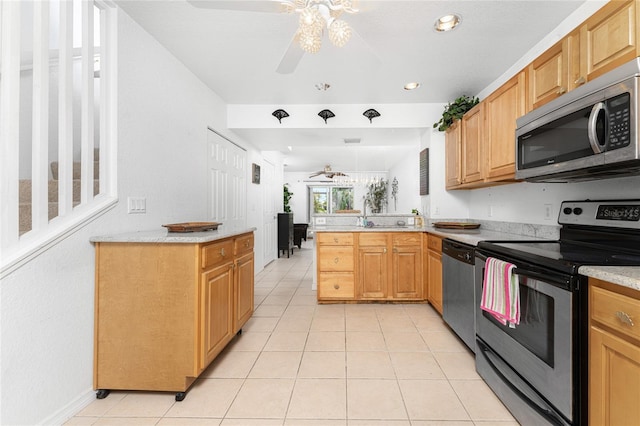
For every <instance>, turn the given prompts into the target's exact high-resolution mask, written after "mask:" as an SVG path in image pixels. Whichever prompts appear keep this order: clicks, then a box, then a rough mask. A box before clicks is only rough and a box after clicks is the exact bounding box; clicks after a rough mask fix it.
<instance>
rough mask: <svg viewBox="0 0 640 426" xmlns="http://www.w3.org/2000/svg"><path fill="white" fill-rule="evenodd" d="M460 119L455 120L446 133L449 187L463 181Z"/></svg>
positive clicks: (446, 172) (447, 182) (446, 162)
mask: <svg viewBox="0 0 640 426" xmlns="http://www.w3.org/2000/svg"><path fill="white" fill-rule="evenodd" d="M461 133H462V132H461V127H460V121H456V122H454V123H453V124H452V125H451V126H450V127H449V128H448V129H447V132H446V133H445V136H444V145H445V158H446V159H445V165H444V167H445V184H446V188H447V189H453V188H456V187H458V186H460V184H461V183H462V175H461V170H462V169H461V167H460V160H461V157H460V152H461V147H460V144H461Z"/></svg>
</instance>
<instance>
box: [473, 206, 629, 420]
mask: <svg viewBox="0 0 640 426" xmlns="http://www.w3.org/2000/svg"><path fill="white" fill-rule="evenodd" d="M558 223H559V224H560V225H562V228H561V230H560V238H559V240H553V241H540V240H538V241H482V242H480V243H478V247H477V249H476V266H475V274H476V279H475V285H476V292H475V293H476V368H477V371H478V373H479V374H480V375H481V376H482V377H483V378H484V380H485V381H486V382H487V384H488V385H489V386H490V387H491V388H492V389H493V391H494V392H495V393H496V395H498V397H499V398H500V399H501V400H502V402H503V403H504V404H505V405H506V406H507V408H509V410H510V411H511V412H512V414H513V415H514V417H516V419H517V420H518V421H519V422H520V423H521V424H523V425H529V424H530V425H540V424H554V425H555V424H557V425H579V424H584V425H586V424H587V422H588V417H587V413H588V407H587V403H588V394H587V392H588V382H587V371H588V357H587V355H588V342H587V337H588V334H587V333H588V324H587V323H588V315H587V312H588V305H587V285H588V280H587V277H585V276H583V275H580V274H579V268H580V266H582V265H640V200H603V201H590V200H587V201H565V202H563V203H562V206H561V208H560V214H559V217H558ZM488 257H494V258H498V259H500V260H503V261H506V262H510V263H513V264H515V266H516V269H515V273H516V274H517V275H518V276H519V284H520V285H519V290H520V312H521V314H520V315H521V319H520V324H519V325H518V326H516V327H515V328H510V327H508V326H504V325H502V324H501V323H499V322H498V321H496V320H495V319H494V318H493V317H492V316H491V315H490V314H487V313H486V312H483V311H482V310H481V309H479V308H478V307H479V305H480V295H481V294H482V285H483V283H482V280H483V276H484V266H485V262H486V259H487V258H488Z"/></svg>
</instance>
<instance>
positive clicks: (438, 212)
mask: <svg viewBox="0 0 640 426" xmlns="http://www.w3.org/2000/svg"><path fill="white" fill-rule="evenodd" d="M433 214H435V215H436V216H438V215H439V214H440V207H438V206H436V207H435V209H434V210H433Z"/></svg>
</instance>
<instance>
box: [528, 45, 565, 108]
mask: <svg viewBox="0 0 640 426" xmlns="http://www.w3.org/2000/svg"><path fill="white" fill-rule="evenodd" d="M568 50H569V39H568V38H565V39H563V40H561V41H559V42H558V43H556V44H555V45H554V46H552V47H551V48H550V49H549V50H547V51H546V52H544V53H543V54H542V55H540V56H539V57H537V58H536V59H535V60H534V61H533V62H532V63H531V64H530V65H529V76H528V79H529V101H530V102H531V104H532V105H531V106H532V108H531V109H533V108H538V107H539V106H542V105H544V104H546V103H547V102H549V101H552V100H554V99H555V98H557V97H558V96H560V95H562V94H564V93H566V92H567V90H568V89H567V88H568V81H567V80H568V78H569V71H568V65H569V51H568Z"/></svg>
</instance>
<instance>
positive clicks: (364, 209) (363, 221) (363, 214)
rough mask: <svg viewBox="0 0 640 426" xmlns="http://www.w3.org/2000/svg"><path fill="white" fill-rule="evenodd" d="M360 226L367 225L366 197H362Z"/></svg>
mask: <svg viewBox="0 0 640 426" xmlns="http://www.w3.org/2000/svg"><path fill="white" fill-rule="evenodd" d="M362 199H363V200H364V202H363V203H362V226H367V197H364V196H363V197H362Z"/></svg>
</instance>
